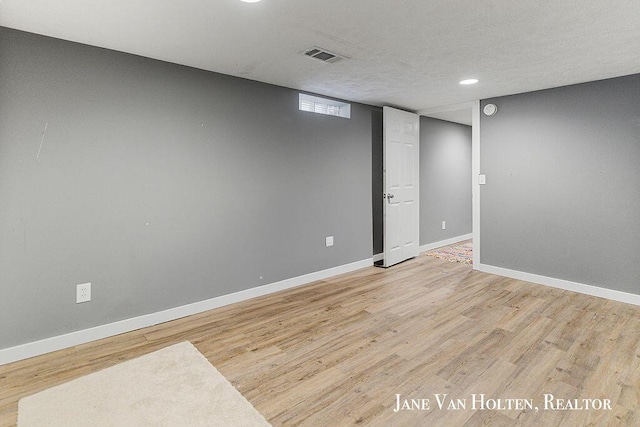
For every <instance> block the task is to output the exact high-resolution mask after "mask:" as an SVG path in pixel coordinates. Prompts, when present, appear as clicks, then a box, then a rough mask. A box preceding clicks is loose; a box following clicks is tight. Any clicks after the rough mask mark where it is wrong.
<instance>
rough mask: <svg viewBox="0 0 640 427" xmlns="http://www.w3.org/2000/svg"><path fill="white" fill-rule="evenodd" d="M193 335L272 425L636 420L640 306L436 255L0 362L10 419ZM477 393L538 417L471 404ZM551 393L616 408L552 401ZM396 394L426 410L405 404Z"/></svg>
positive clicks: (0, 395) (1, 402)
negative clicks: (401, 407) (63, 387)
mask: <svg viewBox="0 0 640 427" xmlns="http://www.w3.org/2000/svg"><path fill="white" fill-rule="evenodd" d="M183 340H189V341H191V342H192V343H193V344H194V345H195V346H196V347H197V348H198V349H199V350H200V351H201V352H202V353H203V354H204V355H205V356H206V357H207V358H208V359H209V360H210V361H211V363H212V364H213V365H215V366H216V368H218V370H219V371H220V372H222V374H224V375H225V376H226V377H227V378H228V379H229V380H230V381H231V382H232V383H233V385H234V386H235V387H236V388H237V389H238V390H239V391H240V392H241V393H242V394H243V395H244V396H245V397H246V398H247V399H248V400H249V401H250V402H251V403H253V405H254V406H255V407H256V408H257V409H258V410H259V411H260V412H261V413H262V414H263V415H264V416H265V417H266V418H267V419H268V420H269V421H270V422H271V423H272V424H273V425H274V426H279V425H312V426H344V425H352V424H360V425H373V426H391V425H397V426H403V425H408V426H415V425H430V426H431V425H433V426H439V425H442V426H460V425H473V426H476V425H532V426H555V425H562V426H583V425H602V426H611V425H623V426H633V425H640V415H639V413H640V403H639V399H640V307H636V306H632V305H627V304H622V303H618V302H612V301H608V300H604V299H600V298H595V297H589V296H585V295H580V294H575V293H571V292H566V291H561V290H557V289H553V288H549V287H544V286H539V285H533V284H530V283H525V282H521V281H518V280H512V279H507V278H501V277H498V276H493V275H489V274H484V273H480V272H475V271H472V270H471V268H470V267H469V266H465V265H461V264H455V263H449V262H446V261H442V260H438V259H435V258H431V257H427V256H421V257H419V258H416V259H413V260H410V261H408V262H405V263H403V264H400V265H398V266H395V267H393V268H390V269H387V270H384V269H379V268H375V267H371V268H366V269H363V270H360V271H357V272H354V273H350V274H346V275H342V276H339V277H336V278H332V279H330V280H325V281H320V282H316V283H313V284H310V285H307V286H304V287H300V288H296V289H292V290H288V291H284V292H280V293H277V294H272V295H269V296H266V297H261V298H258V299H254V300H250V301H245V302H242V303H238V304H235V305H232V306H227V307H223V308H220V309H217V310H213V311H210V312H207V313H203V314H200V315H196V316H192V317H189V318H185V319H181V320H176V321H173V322H169V323H165V324H162V325H158V326H154V327H150V328H146V329H143V330H139V331H135V332H131V333H127V334H123V335H120V336H117V337H113V338H108V339H104V340H101V341H98V342H94V343H90V344H85V345H81V346H78V347H75V348H71V349H67V350H62V351H59V352H56V353H51V354H48V355H44V356H40V357H36V358H33V359H29V360H26V361H21V362H17V363H13V364H9V365H5V366H1V367H0V384H1V386H0V425H3V426H4V425H14V424H15V422H16V416H17V415H16V411H17V402H18V400H19V399H20V398H21V397H23V396H26V395H29V394H32V393H35V392H38V391H40V390H43V389H45V388H48V387H51V386H53V385H56V384H59V383H61V382H65V381H68V380H71V379H73V378H77V377H79V376H82V375H85V374H87V373H89V372H92V371H96V370H100V369H103V368H106V367H108V366H111V365H113V364H116V363H119V362H121V361H124V360H127V359H131V358H133V357H136V356H140V355H142V354H146V353H149V352H152V351H154V350H158V349H160V348H162V347H165V346H167V345H170V344H172V343H177V342H180V341H183ZM444 393H447V394H448V396H449V397H452V398H454V399H467V402H468V403H467V405H468V407H467V409H466V410H457V411H454V410H445V409H442V410H440V409H438V408H437V407H436V406H437V403H436V402H435V400H434V399H435V398H434V394H444ZM483 393H484V394H485V395H486V396H485V397H486V398H487V399H489V398H503V399H506V398H512V399H513V398H523V399H532V400H533V402H534V404H535V405H537V406H539V407H540V411H539V412H533V411H522V410H500V411H495V410H482V411H481V410H471V409H470V406H471V398H472V397H471V396H472V394H476V395H480V394H483ZM544 393H552V394H554V395H555V397H557V398H563V399H574V398H594V399H596V398H597V399H610V400H611V402H612V403H611V406H612V409H611V410H610V411H602V410H601V411H593V410H592V411H586V410H584V411H544V410H542V407H543V404H544V401H543V394H544ZM396 394H400V395H401V396H402V398H414V399H419V398H424V399H431V410H429V411H400V412H398V413H395V412H394V411H393V409H394V407H395V404H396Z"/></svg>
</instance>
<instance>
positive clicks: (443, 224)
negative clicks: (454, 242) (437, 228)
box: [442, 221, 447, 230]
mask: <svg viewBox="0 0 640 427" xmlns="http://www.w3.org/2000/svg"><path fill="white" fill-rule="evenodd" d="M442 229H443V230H446V229H447V221H442Z"/></svg>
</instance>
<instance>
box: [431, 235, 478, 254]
mask: <svg viewBox="0 0 640 427" xmlns="http://www.w3.org/2000/svg"><path fill="white" fill-rule="evenodd" d="M471 238H473V233H469V234H463V235H462V236H457V237H452V238H450V239H447V240H441V241H439V242H433V243H428V244H426V245H423V246H420V252H421V253H422V252H426V251H430V250H432V249H436V248H441V247H443V246H448V245H453V244H454V243H458V242H462V241H465V240H469V239H471ZM474 246H475V245H474ZM474 250H475V248H474Z"/></svg>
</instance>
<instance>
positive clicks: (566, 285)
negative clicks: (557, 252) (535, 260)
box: [477, 264, 640, 306]
mask: <svg viewBox="0 0 640 427" xmlns="http://www.w3.org/2000/svg"><path fill="white" fill-rule="evenodd" d="M477 270H479V271H483V272H485V273H491V274H497V275H498V276H505V277H511V278H512V279H518V280H524V281H525V282H532V283H537V284H539V285H546V286H551V287H553V288H558V289H564V290H565V291H572V292H578V293H581V294H586V295H591V296H594V297H600V298H606V299H610V300H613V301H619V302H624V303H627V304H633V305H638V306H640V295H636V294H630V293H628V292H622V291H616V290H613V289H606V288H600V287H598V286H593V285H585V284H584V283H577V282H571V281H568V280H562V279H556V278H553V277H547V276H540V275H538V274H533V273H525V272H523V271H517V270H510V269H508V268H502V267H495V266H493V265H487V264H478V268H477Z"/></svg>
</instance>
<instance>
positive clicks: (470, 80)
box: [460, 79, 478, 85]
mask: <svg viewBox="0 0 640 427" xmlns="http://www.w3.org/2000/svg"><path fill="white" fill-rule="evenodd" d="M476 83H478V79H466V80H461V81H460V84H461V85H474V84H476Z"/></svg>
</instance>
